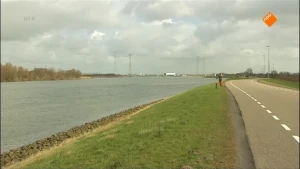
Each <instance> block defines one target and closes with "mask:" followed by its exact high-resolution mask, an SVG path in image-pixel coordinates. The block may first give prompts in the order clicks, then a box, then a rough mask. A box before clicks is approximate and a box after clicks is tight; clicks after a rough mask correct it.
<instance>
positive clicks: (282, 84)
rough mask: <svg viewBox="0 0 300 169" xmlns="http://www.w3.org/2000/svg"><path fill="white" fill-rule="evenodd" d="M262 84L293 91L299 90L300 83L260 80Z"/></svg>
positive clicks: (271, 79)
mask: <svg viewBox="0 0 300 169" xmlns="http://www.w3.org/2000/svg"><path fill="white" fill-rule="evenodd" d="M258 82H260V83H264V84H267V85H272V86H277V87H283V88H288V89H293V90H299V82H293V81H287V80H281V79H273V78H270V79H269V81H268V79H260V80H258Z"/></svg>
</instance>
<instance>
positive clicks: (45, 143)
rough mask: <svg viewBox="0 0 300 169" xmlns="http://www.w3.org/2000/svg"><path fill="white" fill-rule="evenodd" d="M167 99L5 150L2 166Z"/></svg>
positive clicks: (63, 142)
mask: <svg viewBox="0 0 300 169" xmlns="http://www.w3.org/2000/svg"><path fill="white" fill-rule="evenodd" d="M166 99H167V98H166ZM166 99H160V100H157V101H154V102H151V103H148V104H144V105H141V106H137V107H134V108H130V109H128V110H125V111H121V112H119V113H115V114H112V115H110V116H107V117H103V118H101V119H99V120H95V121H93V122H90V123H85V124H84V125H81V126H76V127H73V128H71V129H69V130H66V131H62V132H59V133H57V134H55V135H52V136H50V137H47V138H45V139H42V140H38V141H36V142H34V143H32V144H29V145H26V146H22V147H20V148H17V149H13V150H10V151H9V152H5V153H3V154H1V167H5V166H10V165H12V164H15V163H17V162H21V161H23V160H25V159H28V158H29V157H33V156H36V155H41V153H42V151H45V150H50V149H53V148H54V149H57V148H58V147H61V146H62V145H64V144H67V143H68V142H71V141H74V140H75V139H77V138H79V137H83V136H86V137H91V136H93V135H95V134H96V133H98V132H100V131H103V130H105V129H107V128H109V127H111V126H112V125H114V124H116V123H117V122H120V121H122V120H125V119H129V118H130V117H131V116H133V115H136V114H137V113H139V112H140V111H142V110H144V109H146V108H148V107H150V106H151V105H153V104H155V103H158V102H160V101H163V100H166ZM87 134H88V135H87Z"/></svg>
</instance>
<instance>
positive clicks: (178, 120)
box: [7, 83, 238, 169]
mask: <svg viewBox="0 0 300 169" xmlns="http://www.w3.org/2000/svg"><path fill="white" fill-rule="evenodd" d="M107 125H109V124H107ZM236 147H237V146H236V139H235V136H234V128H233V125H232V123H231V113H230V105H229V104H228V97H227V94H226V91H225V88H219V87H218V88H217V89H216V88H215V83H214V84H210V85H206V86H201V87H198V88H195V89H192V90H190V91H187V92H184V93H182V94H179V95H176V96H174V97H171V98H169V99H166V100H164V101H160V102H157V103H156V104H155V105H152V106H148V107H147V108H145V109H142V110H140V111H138V112H136V113H135V114H132V115H131V116H126V118H124V119H123V120H120V121H118V122H116V123H114V124H111V125H109V126H108V127H104V128H102V129H99V130H98V129H96V130H95V132H92V133H89V134H86V135H84V136H81V137H79V138H76V139H74V140H73V141H70V142H69V143H66V144H64V145H62V146H60V147H59V148H56V149H53V150H52V151H48V152H47V151H45V152H44V153H40V154H39V155H37V156H35V157H33V158H31V159H28V160H27V161H26V160H25V161H23V162H19V163H16V164H14V165H10V166H8V167H7V168H110V169H113V168H237V167H238V164H237V160H238V157H237V148H236Z"/></svg>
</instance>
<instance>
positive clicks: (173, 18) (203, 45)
mask: <svg viewBox="0 0 300 169" xmlns="http://www.w3.org/2000/svg"><path fill="white" fill-rule="evenodd" d="M268 12H272V13H273V14H274V15H275V16H276V17H277V19H278V20H277V22H276V23H275V24H274V25H273V26H271V27H268V26H267V25H266V24H265V23H264V22H263V21H262V18H263V17H264V16H265V15H266V14H267V13H268ZM267 45H269V46H271V47H270V65H271V69H273V64H274V67H275V69H276V70H277V71H291V72H299V0H197V1H186V0H176V1H175V0H173V1H169V0H162V1H141V0H136V1H134V0H131V1H109V0H99V1H96V0H90V1H89V0H81V1H74V0H73V1H69V0H55V1H51V0H47V1H42V0H41V1H33V0H30V1H25V0H6V1H3V0H2V1H1V62H2V63H4V62H11V63H13V64H15V65H20V66H23V67H26V68H28V69H33V68H34V67H45V66H47V67H54V68H57V69H58V68H61V69H71V68H75V69H79V70H81V71H82V72H84V73H89V72H97V73H112V72H113V71H114V52H116V56H117V73H121V74H127V73H128V63H129V58H128V57H127V56H128V55H129V54H132V72H133V73H139V72H143V73H164V72H175V73H196V63H197V61H196V56H199V58H200V57H203V56H204V57H206V58H207V59H205V73H213V72H225V73H235V72H242V71H245V70H246V69H247V68H249V67H250V68H252V69H253V70H254V72H263V67H264V57H263V55H266V71H267V55H268V50H267V47H266V46H267ZM203 61H204V60H199V73H203V71H204V69H203V65H204V64H203Z"/></svg>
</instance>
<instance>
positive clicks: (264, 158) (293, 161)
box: [226, 80, 299, 169]
mask: <svg viewBox="0 0 300 169" xmlns="http://www.w3.org/2000/svg"><path fill="white" fill-rule="evenodd" d="M226 86H227V87H228V88H229V90H230V91H231V92H232V94H233V96H234V97H235V99H236V101H237V103H238V105H239V108H240V110H241V113H242V116H243V120H244V124H245V130H246V134H247V136H248V141H249V146H250V148H251V151H252V154H253V158H254V163H255V166H256V168H257V169H271V168H272V169H273V168H274V169H275V168H276V169H278V168H280V169H296V168H299V92H298V91H296V90H290V89H284V88H280V87H273V86H269V85H265V84H261V83H259V82H256V81H255V80H234V81H229V82H226Z"/></svg>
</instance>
